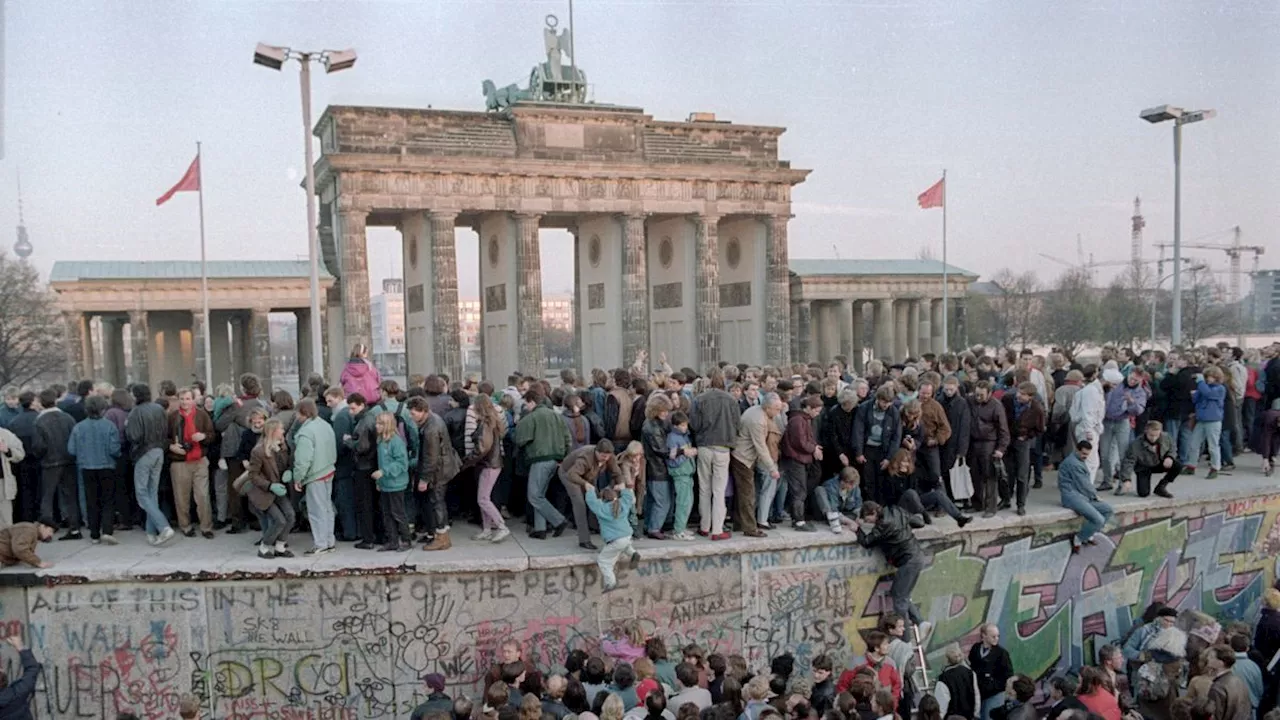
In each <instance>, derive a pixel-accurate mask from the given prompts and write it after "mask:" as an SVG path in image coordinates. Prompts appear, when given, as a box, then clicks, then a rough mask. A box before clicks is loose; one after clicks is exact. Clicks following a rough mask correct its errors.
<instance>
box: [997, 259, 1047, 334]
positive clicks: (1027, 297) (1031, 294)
mask: <svg viewBox="0 0 1280 720" xmlns="http://www.w3.org/2000/svg"><path fill="white" fill-rule="evenodd" d="M991 284H992V285H994V286H995V287H996V289H997V290H998V291H999V292H998V293H997V294H996V295H994V296H992V297H991V298H990V300H989V301H988V304H989V306H990V308H991V320H992V322H993V323H994V325H995V328H994V329H995V331H996V332H995V338H996V339H999V341H1000V342H999V345H1000V346H1002V347H1013V346H1025V345H1026V344H1028V343H1029V342H1031V341H1032V340H1033V339H1035V338H1034V337H1033V336H1034V334H1035V333H1034V329H1035V322H1036V315H1037V314H1038V313H1037V310H1038V307H1039V304H1040V299H1039V298H1038V297H1037V294H1038V293H1039V292H1040V291H1041V288H1040V281H1039V280H1037V279H1036V276H1035V273H1030V272H1025V273H1022V274H1018V275H1016V274H1014V272H1013V271H1012V270H1009V269H1008V268H1005V269H1003V270H1001V271H1000V272H998V273H996V274H995V275H994V276H993V277H992V278H991Z"/></svg>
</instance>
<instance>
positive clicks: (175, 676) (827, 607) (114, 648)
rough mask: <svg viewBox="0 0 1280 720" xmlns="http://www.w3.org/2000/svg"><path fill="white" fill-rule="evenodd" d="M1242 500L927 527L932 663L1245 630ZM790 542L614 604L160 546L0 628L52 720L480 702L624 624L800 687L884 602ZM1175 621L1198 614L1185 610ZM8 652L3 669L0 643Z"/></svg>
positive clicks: (597, 587) (704, 566)
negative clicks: (1079, 544) (250, 569)
mask: <svg viewBox="0 0 1280 720" xmlns="http://www.w3.org/2000/svg"><path fill="white" fill-rule="evenodd" d="M1253 491H1254V493H1257V494H1252V495H1250V494H1248V493H1240V492H1236V493H1224V494H1221V495H1215V496H1214V497H1212V498H1207V497H1201V498H1198V499H1196V500H1192V501H1181V502H1178V503H1177V504H1172V505H1170V504H1164V503H1126V505H1125V506H1124V509H1123V511H1122V512H1121V513H1120V515H1119V516H1118V517H1117V521H1118V522H1117V523H1116V524H1115V526H1114V527H1113V528H1112V529H1111V530H1109V531H1108V532H1107V533H1106V534H1105V535H1101V536H1099V538H1098V542H1097V544H1096V545H1092V546H1088V547H1086V548H1085V549H1084V550H1083V551H1081V552H1080V553H1078V554H1074V553H1072V552H1071V548H1070V539H1069V538H1070V535H1071V534H1072V533H1074V532H1075V531H1076V530H1078V528H1079V520H1078V519H1075V518H1072V517H1069V513H1067V512H1065V511H1063V512H1061V513H1054V514H1048V515H1045V516H1040V515H1037V516H1036V517H1035V520H1034V527H1033V526H1032V524H1031V523H1030V522H1026V523H1025V524H1021V525H1020V524H1017V523H1016V522H1014V521H1015V519H1014V518H1009V523H1008V524H1007V525H1005V526H999V527H983V528H982V529H981V530H978V531H972V532H967V533H956V532H951V533H934V534H928V533H925V534H924V535H926V537H927V540H926V541H925V542H924V543H923V544H924V552H925V553H926V555H927V556H928V564H927V566H926V567H925V569H924V570H923V572H922V573H921V575H920V578H919V582H918V583H917V585H916V590H915V593H914V595H913V599H914V600H915V601H916V602H917V604H918V605H919V606H920V611H921V613H922V614H923V615H924V616H925V617H926V618H928V619H929V620H931V621H932V622H934V623H935V630H934V632H933V634H932V636H931V637H930V639H929V641H928V645H927V648H926V650H927V652H928V657H929V663H930V665H931V667H932V668H933V669H934V670H935V671H936V669H937V668H939V667H940V666H941V663H942V655H943V653H944V651H945V648H946V647H947V646H948V645H950V644H951V643H958V644H960V646H961V648H962V649H967V648H968V647H969V646H970V645H972V643H974V642H975V641H976V640H977V635H978V628H979V627H981V625H982V624H983V623H986V622H991V623H995V624H996V625H997V626H998V627H999V628H1000V629H1001V640H1002V645H1003V646H1004V647H1005V648H1007V649H1008V651H1009V653H1010V655H1011V660H1012V663H1013V666H1014V667H1016V668H1018V670H1019V672H1022V673H1025V674H1027V675H1029V676H1030V677H1032V678H1033V679H1035V680H1037V681H1039V682H1041V683H1043V682H1045V681H1046V680H1047V679H1048V678H1050V677H1052V676H1054V675H1055V674H1058V673H1062V672H1067V671H1076V670H1078V669H1079V667H1080V666H1081V665H1082V664H1083V663H1085V662H1086V661H1092V659H1093V658H1094V657H1096V653H1097V650H1098V648H1100V647H1101V646H1102V645H1103V644H1104V643H1113V642H1116V641H1117V640H1118V639H1119V638H1121V637H1123V635H1124V634H1125V632H1126V631H1127V630H1128V629H1129V628H1130V627H1132V626H1133V624H1134V623H1135V621H1136V620H1137V618H1138V617H1139V616H1140V615H1141V613H1142V611H1143V609H1144V608H1145V607H1146V606H1147V605H1148V604H1149V603H1150V602H1153V601H1160V602H1164V603H1166V604H1168V605H1171V606H1173V607H1175V608H1177V609H1179V610H1180V611H1193V610H1194V611H1200V612H1203V613H1207V614H1209V615H1211V616H1213V617H1216V618H1218V619H1220V620H1227V619H1244V620H1253V619H1254V618H1255V617H1256V614H1257V608H1258V606H1259V605H1260V603H1261V599H1262V594H1263V591H1264V590H1265V589H1266V588H1267V587H1269V586H1270V585H1271V583H1272V582H1273V581H1274V580H1275V576H1276V575H1275V563H1276V552H1277V550H1280V495H1277V494H1274V488H1270V489H1265V490H1263V489H1259V488H1258V487H1256V486H1255V487H1254V490H1253ZM1026 520H1027V521H1030V520H1031V518H1027V519H1026ZM795 537H796V536H792V537H791V538H787V537H776V538H775V537H772V536H771V537H770V538H768V539H767V540H764V541H760V542H754V541H750V540H744V541H737V540H735V541H730V542H725V543H716V544H714V545H710V544H694V545H682V544H669V545H668V546H666V547H664V548H663V549H662V550H660V551H653V552H649V550H648V549H645V553H646V554H645V558H644V560H643V561H642V562H641V563H640V565H639V566H638V567H637V568H636V569H635V570H629V569H626V568H623V569H622V570H621V571H620V573H621V578H620V579H621V581H622V583H623V584H624V585H625V586H626V590H625V591H624V592H616V593H611V594H609V595H603V594H602V593H601V583H600V576H599V573H598V571H597V570H596V568H595V567H594V564H590V563H589V556H583V555H574V556H571V557H570V558H569V564H568V565H565V564H562V561H560V560H556V559H554V558H551V557H546V558H542V559H541V560H540V561H539V566H538V567H534V566H532V565H529V566H526V567H524V568H523V569H519V570H512V571H494V570H495V569H494V568H491V567H486V566H484V565H472V566H469V567H465V568H461V567H454V568H453V569H452V570H448V571H441V569H440V568H435V567H433V568H432V570H433V571H432V572H422V570H424V569H426V568H425V567H422V568H383V569H379V570H374V569H363V568H348V569H346V571H345V574H343V575H332V576H323V575H320V576H312V577H296V576H290V575H283V574H282V575H280V576H278V577H276V576H270V577H260V576H253V575H245V574H240V573H237V572H235V571H234V570H233V569H232V568H231V567H228V566H225V565H224V566H223V567H221V568H218V570H217V571H216V572H213V573H211V574H210V575H209V576H208V577H207V578H205V577H200V576H197V575H188V576H186V577H184V576H181V575H179V574H178V573H179V572H188V573H190V572H192V571H191V559H190V558H186V562H185V563H183V562H181V561H180V560H179V559H178V558H176V557H175V558H174V559H173V560H171V561H166V560H165V559H164V558H165V554H166V551H164V550H161V551H159V553H158V555H157V556H156V557H152V558H149V559H148V562H147V564H149V565H152V566H154V565H156V564H158V563H164V562H170V563H171V564H172V566H173V567H172V568H171V569H170V572H169V574H167V575H166V576H165V577H163V578H156V579H157V580H159V579H163V580H164V582H146V580H148V578H138V579H137V580H135V581H131V582H118V583H111V582H89V583H76V582H74V579H73V578H70V577H65V578H61V579H56V578H52V577H46V578H43V579H44V580H46V581H48V582H49V583H50V584H48V585H45V584H43V583H42V584H41V585H37V586H33V587H0V635H4V634H21V635H22V636H23V637H24V638H26V641H27V644H28V645H29V646H30V647H32V649H33V650H34V652H35V654H36V656H37V657H38V658H39V659H40V660H41V661H42V662H43V663H44V673H43V677H42V679H41V680H40V681H39V682H38V683H37V685H36V694H35V698H34V707H35V710H36V712H37V717H40V718H55V719H61V718H99V717H115V715H116V714H117V713H118V712H119V711H121V710H132V711H134V712H137V713H138V714H139V715H140V716H141V717H144V718H146V719H147V720H168V718H171V717H174V715H175V714H176V705H177V702H178V699H179V698H180V697H181V696H182V695H183V694H187V693H191V694H193V695H195V696H196V698H198V699H199V701H200V702H201V703H202V704H203V706H204V708H205V710H206V712H207V713H209V714H210V716H211V717H237V718H273V719H274V718H286V719H297V720H302V719H304V718H305V719H307V720H322V719H326V720H327V719H334V720H336V719H341V720H357V719H359V720H364V719H366V718H368V719H372V718H389V717H406V716H407V715H408V714H409V713H410V712H411V710H412V709H413V707H414V706H415V705H417V704H418V703H420V702H422V701H423V700H424V697H423V695H424V688H423V684H422V680H421V678H422V676H423V675H424V674H425V673H440V674H441V675H443V676H444V677H445V681H446V683H447V685H448V686H449V687H448V690H449V692H450V693H451V694H453V695H455V696H456V695H458V694H466V695H469V696H471V697H475V696H476V694H477V693H478V692H479V691H480V690H481V689H482V685H483V678H484V675H485V672H486V671H487V670H488V669H489V668H490V667H491V666H492V664H493V663H494V662H495V658H496V657H497V655H498V652H499V650H500V646H501V643H502V642H503V641H504V640H507V639H509V638H510V639H515V640H516V641H518V642H519V643H520V645H521V648H522V649H523V652H524V653H525V655H524V657H525V658H526V659H527V660H529V661H530V662H532V663H533V664H534V665H535V666H536V667H538V668H540V669H541V670H543V671H544V672H555V671H558V669H559V668H562V667H563V664H564V662H565V660H566V658H567V656H568V653H569V652H570V651H571V650H575V649H582V650H586V651H588V652H601V651H602V640H603V639H604V637H605V636H606V635H613V636H616V635H617V634H618V633H619V632H622V631H623V630H624V629H625V628H627V627H636V628H638V629H639V630H640V631H641V632H644V633H646V634H651V635H653V636H654V637H659V638H661V639H662V640H663V641H664V642H665V643H666V645H667V647H668V652H669V653H672V654H673V655H674V654H676V653H678V652H679V648H681V647H682V646H683V645H684V644H686V643H697V644H698V645H700V646H702V647H703V648H704V649H706V651H707V652H709V653H710V652H716V653H722V654H725V655H728V654H734V653H740V654H742V655H743V656H744V657H745V658H746V659H747V662H748V663H749V665H750V666H751V667H752V668H754V669H756V670H757V671H761V670H764V669H766V668H767V667H768V662H769V659H770V658H772V657H775V656H777V655H779V654H781V653H783V652H790V653H792V654H793V656H794V657H795V659H796V670H797V672H798V673H799V674H801V675H805V674H807V673H808V672H809V671H810V668H811V665H812V662H813V660H814V658H816V657H817V656H818V655H820V654H825V655H828V656H829V657H831V658H832V660H833V662H834V663H835V664H836V665H837V667H840V668H843V667H848V666H849V664H850V663H851V662H853V661H854V659H855V658H857V657H858V656H860V655H861V654H862V653H863V652H865V649H866V648H865V643H864V641H863V633H865V632H866V631H868V630H869V629H871V628H873V627H875V625H876V623H877V621H878V619H879V616H880V614H881V613H882V612H883V611H885V610H886V609H887V607H888V599H887V590H888V586H889V584H890V581H891V573H892V569H891V568H889V567H887V566H886V565H885V563H884V560H883V557H882V555H881V554H880V553H879V552H878V551H867V550H864V549H862V548H861V547H859V546H858V545H857V544H856V543H853V542H850V541H849V539H848V536H846V537H845V539H844V540H843V541H837V540H836V538H829V539H828V541H826V542H818V540H817V538H814V537H813V536H806V537H805V538H801V539H799V540H798V541H797V540H795ZM63 544H64V545H65V544H66V543H63ZM245 548H246V553H248V552H252V551H251V549H248V548H247V543H245ZM668 548H670V549H668ZM42 549H43V548H42ZM122 549H124V546H121V547H120V548H113V550H122ZM178 552H180V550H179V551H178ZM429 555H436V556H437V557H438V555H439V554H437V553H430V554H429ZM436 561H437V560H436V558H432V559H431V562H433V563H434V562H436ZM439 562H446V563H447V562H448V560H447V558H440V560H439ZM184 565H185V569H184V568H183V566H184ZM55 570H56V568H55ZM3 577H9V574H7V573H6V574H5V575H3ZM202 579H208V580H210V581H209V582H200V580H202ZM1181 621H1182V622H1192V621H1193V619H1192V616H1191V615H1190V613H1189V612H1187V613H1184V616H1183V618H1182V619H1181ZM0 654H3V660H4V662H5V663H6V665H7V666H8V669H9V671H10V673H11V674H10V677H16V676H17V668H15V667H14V654H13V653H12V651H11V650H10V649H9V648H8V646H7V644H0ZM677 656H678V655H677Z"/></svg>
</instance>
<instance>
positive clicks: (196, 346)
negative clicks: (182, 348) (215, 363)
mask: <svg viewBox="0 0 1280 720" xmlns="http://www.w3.org/2000/svg"><path fill="white" fill-rule="evenodd" d="M207 332H209V330H208V328H206V327H205V324H204V308H196V309H195V310H192V311H191V357H192V358H193V359H194V360H195V362H194V363H193V364H194V365H195V368H196V369H195V373H196V378H198V379H199V380H200V381H201V382H208V380H209V375H208V374H207V373H206V372H205V369H206V368H207V367H209V360H210V359H209V358H207V357H205V354H204V335H205V333H207ZM207 392H213V388H207Z"/></svg>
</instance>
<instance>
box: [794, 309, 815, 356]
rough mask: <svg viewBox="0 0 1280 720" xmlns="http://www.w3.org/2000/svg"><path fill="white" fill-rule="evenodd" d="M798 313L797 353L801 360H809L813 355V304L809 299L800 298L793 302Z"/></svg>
mask: <svg viewBox="0 0 1280 720" xmlns="http://www.w3.org/2000/svg"><path fill="white" fill-rule="evenodd" d="M791 306H792V308H794V309H795V314H796V326H795V335H796V354H795V357H796V358H797V359H798V360H799V361H800V362H808V361H809V360H810V359H811V358H812V357H813V350H812V347H813V340H812V338H813V331H812V327H813V326H812V322H813V305H812V303H811V302H810V301H808V300H799V301H796V302H794V303H792V304H791Z"/></svg>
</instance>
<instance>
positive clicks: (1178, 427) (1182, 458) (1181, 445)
mask: <svg viewBox="0 0 1280 720" xmlns="http://www.w3.org/2000/svg"><path fill="white" fill-rule="evenodd" d="M1164 431H1165V432H1167V433H1169V437H1171V438H1173V442H1174V443H1175V444H1176V445H1177V446H1178V462H1180V463H1182V464H1183V465H1186V464H1187V446H1188V445H1190V441H1191V431H1190V430H1188V429H1187V427H1186V424H1185V423H1183V422H1182V421H1181V420H1165V421H1164Z"/></svg>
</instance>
